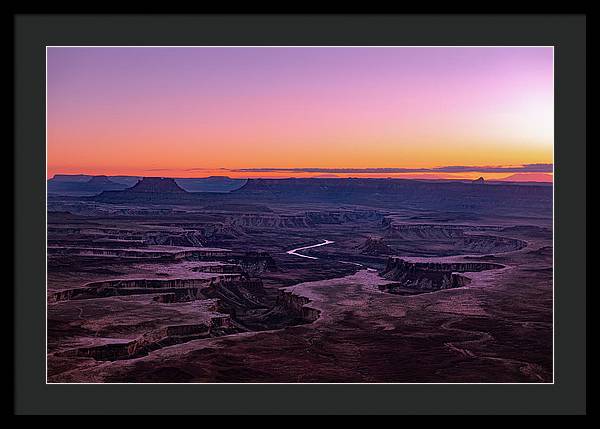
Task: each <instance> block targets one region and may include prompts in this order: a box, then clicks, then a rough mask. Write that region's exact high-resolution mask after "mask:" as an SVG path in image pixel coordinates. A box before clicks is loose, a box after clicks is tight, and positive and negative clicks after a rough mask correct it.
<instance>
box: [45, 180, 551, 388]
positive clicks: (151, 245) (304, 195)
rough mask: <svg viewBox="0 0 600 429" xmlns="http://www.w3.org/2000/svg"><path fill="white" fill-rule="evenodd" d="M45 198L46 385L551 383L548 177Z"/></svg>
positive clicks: (192, 188)
mask: <svg viewBox="0 0 600 429" xmlns="http://www.w3.org/2000/svg"><path fill="white" fill-rule="evenodd" d="M50 190H51V191H52V192H50ZM47 206H48V226H47V227H48V243H47V245H48V247H47V260H48V266H47V271H48V295H47V310H48V311H47V313H48V320H47V348H48V367H47V368H48V369H47V374H48V381H49V382H50V383H56V382H67V383H75V382H94V383H95V382H136V383H149V382H153V383H154V382H182V383H183V382H188V383H189V382H198V383H201V382H215V383H219V382H236V383H237V382H242V383H243V382H278V383H279V382H292V383H296V382H309V383H310V382H327V383H329V382H368V383H372V382H411V383H412V382H424V383H429V382H551V381H552V376H553V375H552V343H553V337H552V335H553V326H552V305H553V303H552V300H553V292H552V283H553V266H552V254H553V239H552V238H553V236H552V187H551V186H548V185H543V184H540V185H536V184H523V185H521V184H518V183H510V184H509V183H507V184H490V183H485V182H481V181H480V182H476V183H470V182H468V183H467V182H450V181H448V182H430V181H419V180H406V179H249V180H243V181H242V180H237V179H229V178H225V177H213V178H206V179H189V180H188V181H187V182H186V181H185V180H183V179H171V178H156V177H152V178H121V177H93V178H90V177H87V176H82V177H79V176H76V177H57V178H55V179H51V181H49V193H48V205H47Z"/></svg>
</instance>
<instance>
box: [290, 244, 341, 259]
mask: <svg viewBox="0 0 600 429" xmlns="http://www.w3.org/2000/svg"><path fill="white" fill-rule="evenodd" d="M331 243H335V242H334V241H331V240H323V242H322V243H318V244H313V245H312V246H304V247H298V248H297V249H292V250H288V251H287V252H285V253H287V254H288V255H295V256H300V257H301V258H308V259H319V258H317V257H316V256H308V255H303V254H301V253H298V252H299V251H301V250H307V249H312V248H314V247H321V246H327V245H328V244H331Z"/></svg>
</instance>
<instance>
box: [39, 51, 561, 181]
mask: <svg viewBox="0 0 600 429" xmlns="http://www.w3.org/2000/svg"><path fill="white" fill-rule="evenodd" d="M553 103H554V96H553V50H552V48H551V47H540V48H510V47H500V48H392V47H385V48H325V47H322V48H317V47H311V48H289V47H287V48H59V47H56V48H53V47H50V48H48V49H47V153H48V164H47V175H48V177H52V176H54V175H55V174H106V175H135V176H164V177H167V176H168V177H206V176H210V175H227V176H230V177H315V176H318V177H415V178H474V177H475V178H476V177H479V176H483V177H484V178H486V179H504V178H508V179H507V180H510V176H516V177H519V178H520V179H519V180H524V179H523V177H525V178H526V177H534V178H537V179H536V180H552V175H551V172H552V166H551V164H552V162H553V139H554V136H553V128H554V124H553V116H554V104H553ZM531 165H536V166H538V167H531ZM540 165H545V167H542V168H540V167H539V166H540ZM457 167H460V168H458V169H457ZM499 168H500V169H499ZM381 169H384V170H381ZM532 169H533V170H534V171H531V170H532ZM528 175H530V176H528Z"/></svg>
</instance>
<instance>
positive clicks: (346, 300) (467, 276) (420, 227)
mask: <svg viewBox="0 0 600 429" xmlns="http://www.w3.org/2000/svg"><path fill="white" fill-rule="evenodd" d="M557 20H558V21H560V23H561V25H562V26H555V25H553V24H554V23H556V22H557ZM15 22H16V28H17V30H18V31H17V33H16V45H15V46H16V48H17V49H16V65H17V70H18V72H17V74H16V75H15V78H16V110H15V111H16V119H17V122H16V137H17V145H16V146H15V148H16V160H17V170H16V172H17V175H16V178H17V181H16V186H17V188H16V193H15V196H16V199H17V202H16V204H15V208H16V213H17V216H16V219H15V220H16V230H15V231H16V234H17V241H16V246H17V248H16V253H15V255H16V262H17V264H16V268H17V276H16V280H17V282H16V284H15V294H16V298H17V305H18V307H17V316H18V317H21V318H22V319H18V320H25V319H28V322H27V325H26V324H24V323H18V324H17V332H16V335H15V338H16V341H17V343H19V342H20V343H21V345H20V346H19V345H17V347H16V354H17V357H18V356H23V355H24V354H25V351H26V350H30V351H29V352H28V353H26V354H27V355H28V358H27V360H22V361H21V360H19V359H17V361H16V364H17V372H16V375H17V379H18V380H19V381H20V382H22V383H23V386H25V384H26V383H30V384H32V385H36V386H38V387H36V388H33V387H28V388H25V387H23V388H21V389H20V390H19V388H18V387H17V395H16V399H17V405H18V406H17V409H19V410H21V411H28V412H62V411H69V410H70V411H73V410H74V411H77V410H80V411H82V412H89V411H92V410H93V409H95V408H96V406H98V407H100V408H101V409H104V410H106V411H109V412H111V411H114V412H126V413H128V412H151V413H163V412H169V413H170V412H175V413H182V412H183V413H206V412H209V413H214V412H233V413H246V412H253V413H263V412H279V411H281V410H283V411H287V412H295V411H301V412H320V413H322V412H328V413H345V412H380V413H390V412H404V413H406V412H409V413H421V412H438V413H448V412H451V413H457V412H460V413H462V412H467V413H470V412H486V411H487V412H489V411H490V410H497V411H500V412H505V413H506V412H515V411H516V412H527V411H530V412H566V413H579V412H581V411H585V356H584V353H581V352H582V351H583V352H584V351H585V289H586V287H585V286H586V283H585V215H584V213H585V211H584V210H583V211H581V210H580V208H581V207H585V16H579V15H571V16H561V17H559V16H548V17H541V16H502V17H494V16H491V15H487V16H476V15H472V16H465V17H460V16H445V17H439V16H438V17H436V16H421V15H419V16H412V15H404V16H402V15H400V16H398V15H390V16H383V15H381V16H380V15H369V16H341V15H340V16H336V15H332V16H310V15H302V16H293V15H281V16H278V15H270V16H260V15H257V16H247V17H242V16H229V17H228V16H220V15H219V16H217V15H198V16H143V17H136V16H133V15H108V16H76V15H74V16H60V15H58V16H35V15H32V16H26V15H23V16H17V17H16V20H15ZM434 22H436V23H437V22H440V23H447V24H448V25H449V26H452V28H456V26H457V24H462V25H463V28H464V29H468V28H470V29H471V30H472V31H471V32H465V33H462V36H461V33H460V31H459V32H448V31H445V30H443V28H441V27H440V28H437V29H436V30H437V31H438V32H439V35H435V34H436V31H433V28H432V27H431V26H432V24H433V23H434ZM158 23H164V25H165V26H164V27H161V28H165V29H166V28H167V27H168V26H174V27H175V28H178V29H179V31H177V30H176V31H174V32H167V31H166V30H165V31H163V30H160V31H157V32H154V33H153V32H151V31H150V29H151V28H156V24H158ZM359 23H360V25H364V26H369V25H372V26H374V27H376V28H377V27H379V28H380V29H381V28H389V29H390V31H389V32H388V33H386V34H387V36H384V35H383V33H381V32H379V31H376V30H375V31H373V32H372V33H371V37H370V38H369V37H365V35H364V34H362V33H360V32H358V31H356V30H353V28H354V29H355V28H356V25H358V24H359ZM483 23H489V24H490V26H489V27H486V29H485V30H481V26H482V24H483ZM507 23H514V25H513V26H512V27H511V28H512V29H513V32H512V33H511V34H510V35H509V34H507V32H506V31H505V30H503V28H502V27H503V25H504V26H505V25H506V24H507ZM582 23H583V25H582ZM282 24H286V25H284V26H283V27H285V28H282ZM404 24H407V25H411V26H412V27H409V26H403V27H402V28H403V30H402V31H400V30H392V29H397V28H398V27H399V26H402V25H404ZM244 26H247V27H244ZM419 26H421V28H422V27H423V26H426V27H427V28H428V29H429V30H431V32H429V33H428V34H427V35H424V34H423V32H422V31H419V30H418V28H419ZM469 26H471V27H469ZM34 27H35V30H34ZM109 27H110V28H111V29H112V31H111V32H110V34H108V33H109V32H107V31H106V28H109ZM582 27H583V33H582ZM186 28H187V29H189V32H186V31H181V30H182V29H186ZM233 28H235V29H236V30H237V31H239V34H246V35H248V34H249V35H250V37H246V38H240V37H238V36H236V33H235V31H232V32H230V31H229V30H232V29H233ZM244 28H247V29H248V31H246V32H244ZM309 28H310V29H312V31H309V30H308V29H309ZM411 28H412V30H411ZM475 28H479V29H480V30H481V34H478V33H477V32H476V31H475ZM65 29H70V31H68V32H65ZM224 29H227V34H225V33H224ZM530 29H537V30H536V31H535V32H533V34H531V33H529V32H528V30H530ZM328 31H332V32H333V33H328ZM561 31H562V33H561ZM132 32H133V33H132ZM333 35H335V36H333ZM363 37H364V38H363ZM242 40H243V42H242ZM569 59H570V60H569ZM567 60H569V61H567ZM582 66H583V69H582V68H581V67H582ZM24 68H28V69H29V71H30V74H25V73H23V74H22V73H21V70H23V69H24ZM34 71H35V73H33V72H34ZM582 76H583V78H582ZM34 79H36V80H35V82H36V83H35V86H32V85H33V82H34ZM26 83H30V85H26ZM563 85H564V86H563ZM42 88H43V92H42V93H40V91H39V90H40V89H42ZM567 88H568V89H567ZM577 96H579V97H581V98H579V99H576V97H577ZM40 103H41V104H40ZM26 108H32V109H34V108H35V109H34V110H32V111H31V113H29V112H27V113H26V110H25V109H26ZM574 113H578V114H577V115H573V114H574ZM40 114H41V116H40ZM26 117H27V118H33V122H26V119H25V118H26ZM28 124H32V125H28ZM567 136H568V144H567V143H565V141H567V138H566V137H567ZM24 141H27V143H21V142H24ZM27 145H29V147H31V149H29V150H27V151H26V150H25V147H26V146H27ZM34 147H35V149H33V148H34ZM567 147H568V150H567V149H566V148H567ZM26 154H27V155H26ZM26 156H27V157H28V158H26ZM25 160H27V161H28V162H27V169H29V170H30V173H29V174H26V172H25V170H24V169H23V167H24V166H21V165H19V161H25ZM582 162H583V163H582ZM573 167H576V168H575V171H572V168H573ZM563 168H564V169H563ZM27 187H28V188H29V190H30V192H27V193H24V190H25V189H26V188H27ZM561 190H562V193H561ZM33 191H38V192H39V194H40V196H39V198H38V199H37V200H35V201H34V199H33V198H32V194H31V193H32V192H33ZM582 192H583V193H582ZM25 211H26V212H28V214H27V216H23V217H22V216H21V214H22V213H24V212H25ZM20 213H21V214H20ZM570 215H572V216H573V217H572V218H571V219H570V220H567V219H569V216H570ZM582 216H583V219H582ZM558 222H565V223H564V224H563V223H561V224H559V223H558ZM567 222H568V223H567ZM27 225H29V227H27ZM33 225H35V227H33ZM563 225H565V226H563ZM561 229H562V231H563V234H564V236H563V237H564V238H561V236H560V231H561ZM35 234H37V235H35ZM26 237H29V240H32V241H31V242H30V244H29V245H27V247H26V245H25V243H26V240H27V238H26ZM33 243H35V245H33ZM32 245H33V247H32ZM26 249H27V253H28V255H31V254H34V253H35V252H36V251H37V252H39V255H38V256H30V257H28V258H27V261H28V267H29V268H28V269H27V270H26V271H21V272H20V274H19V269H22V268H24V267H25V265H23V264H25V259H24V253H23V252H25V250H26ZM561 255H562V256H561ZM562 258H565V259H564V262H563V259H562ZM569 258H571V260H569ZM582 265H583V266H582ZM34 266H35V269H36V270H39V271H35V270H34ZM34 276H35V277H34ZM566 278H569V280H568V281H565V279H566ZM25 284H26V286H25ZM562 294H564V297H563V295H562ZM567 294H569V296H566V295H567ZM19 303H22V304H19ZM25 303H27V304H25ZM34 308H35V311H34ZM561 311H565V313H561ZM566 311H569V312H574V313H573V314H570V315H569V316H567V314H566ZM34 312H36V313H35V314H36V319H35V320H36V321H37V322H35V323H37V325H35V326H37V328H35V327H34V326H33V325H32V324H33V323H34V322H33V319H29V318H28V317H27V315H31V314H33V313H34ZM567 319H568V321H567ZM558 326H561V327H562V328H561V330H560V331H559V330H558V329H557V327H558ZM576 327H577V329H576ZM32 329H33V330H34V331H35V332H36V333H37V336H36V337H35V341H33V338H34V337H32V336H27V337H25V336H24V334H25V332H32ZM575 331H577V332H578V336H577V335H574V334H573V335H571V334H567V332H569V333H571V332H575ZM559 332H562V335H558V334H559ZM42 334H43V335H42ZM563 335H564V336H565V341H566V342H569V341H570V342H572V344H571V347H567V346H566V345H565V346H562V345H561V338H560V337H562V336H563ZM566 337H568V338H566ZM25 338H28V339H30V340H28V341H25ZM565 344H567V343H565ZM569 359H572V362H579V365H567V364H566V362H567V360H569ZM34 362H35V365H34V366H35V368H36V370H35V371H33V372H32V371H30V372H28V373H27V374H25V373H24V372H21V371H19V370H18V367H19V366H21V367H22V368H24V367H25V366H28V367H31V365H32V364H33V363H34ZM582 363H583V364H582ZM40 364H42V366H40ZM567 367H568V368H567ZM567 373H571V374H572V375H570V376H567V375H566V374H567ZM561 374H565V375H562V376H561ZM40 377H41V378H40ZM581 383H583V390H581V387H582V384H581ZM557 388H560V389H559V390H560V392H563V391H564V392H567V391H569V392H571V393H570V394H566V393H565V394H562V393H560V394H558V393H556V392H557V390H556V389H557ZM82 389H83V390H82ZM78 391H86V392H91V394H93V395H99V397H101V398H103V399H102V401H101V402H100V403H99V404H98V405H94V406H91V408H90V406H84V407H82V406H81V405H80V404H79V402H80V401H83V400H84V398H82V397H78V395H77V393H76V392H78ZM109 391H110V392H117V393H116V395H124V396H125V397H126V398H127V399H126V402H122V401H121V402H120V401H117V397H118V396H111V397H108V398H106V399H104V398H105V397H106V396H107V392H109ZM454 391H456V392H462V393H463V394H465V395H466V396H468V397H469V398H470V401H469V402H465V401H462V402H460V404H459V405H454V404H450V403H443V405H440V402H436V401H437V400H435V401H433V402H432V403H431V404H429V405H425V404H424V403H423V402H422V401H423V398H425V397H429V395H430V394H435V395H438V396H444V395H446V396H447V395H448V392H454ZM19 392H20V394H19ZM25 392H30V393H28V394H26V393H25ZM31 392H37V394H38V395H40V397H41V398H45V399H43V400H42V401H41V402H37V399H35V400H34V398H33V396H32V393H31ZM54 392H57V393H60V394H62V395H66V397H68V398H69V400H70V401H73V402H64V401H59V399H58V396H56V397H55V398H54V399H49V396H50V397H54ZM133 392H136V393H135V394H133ZM157 392H161V393H160V395H161V396H162V397H166V398H167V402H166V403H164V404H162V405H160V406H153V405H151V404H155V401H156V400H155V399H153V400H150V401H148V402H146V403H145V405H143V406H140V405H139V402H137V403H136V402H135V401H140V400H142V398H148V397H150V396H154V395H156V394H157ZM190 392H194V393H193V397H195V398H196V399H197V400H198V402H200V403H199V404H198V403H197V402H194V405H191V404H192V403H191V402H189V401H190V399H189V395H190ZM252 392H255V393H252ZM259 392H260V393H259ZM309 392H310V393H309ZM333 392H336V393H338V394H339V395H342V396H339V397H338V400H335V399H331V397H332V394H333ZM368 392H373V396H370V395H371V394H370V393H368ZM385 392H388V395H385ZM389 392H395V393H394V395H393V397H390V396H389ZM483 392H486V394H487V392H490V394H492V393H491V392H496V393H498V394H503V395H504V396H507V395H506V393H507V392H512V394H511V395H508V396H509V397H508V398H505V399H503V400H501V401H500V402H495V403H494V404H495V405H494V406H493V407H491V406H490V405H489V404H490V401H492V399H491V396H486V395H483V394H482V393H483ZM531 392H536V394H535V395H532V393H531ZM573 392H576V393H573ZM171 394H172V395H171ZM228 394H231V395H232V396H230V397H231V402H225V403H224V402H223V401H222V400H220V398H222V397H223V395H228ZM179 395H183V396H188V399H183V400H181V401H180V402H177V397H178V396H179ZM213 395H214V396H213ZM288 395H291V396H288ZM293 395H299V396H298V398H299V399H298V400H295V401H294V400H293ZM343 395H345V396H343ZM352 395H359V396H360V397H361V398H365V397H367V398H366V399H364V402H359V403H358V404H356V403H355V402H356V401H357V399H352V400H350V402H347V400H344V399H343V398H348V397H349V396H352ZM377 395H383V396H384V397H386V399H382V400H381V401H379V402H378V400H377V398H380V397H381V396H377ZM450 395H451V396H453V395H454V394H450ZM582 395H583V396H582ZM248 396H250V397H252V398H253V401H255V400H256V401H257V400H259V399H262V400H261V401H260V405H258V406H257V405H252V401H251V402H248V403H243V401H244V400H243V398H245V397H248ZM409 396H412V399H410V400H409V401H408V402H404V399H403V398H406V397H409ZM133 397H135V399H134V398H133ZM284 398H289V401H285V400H284ZM319 398H327V399H323V400H320V399H319ZM393 398H396V400H393ZM401 398H402V399H401ZM519 398H527V402H523V401H519ZM88 399H89V398H88ZM456 399H458V397H456ZM582 399H583V401H582ZM34 401H36V403H37V404H38V405H36V406H31V405H27V404H33V403H34ZM130 401H131V402H130ZM340 401H341V402H340ZM535 401H541V402H543V404H544V405H539V404H538V405H535V404H534V403H533V402H535ZM171 402H174V403H171ZM291 402H293V405H290V403H291ZM550 403H552V404H558V405H552V407H550V405H549V404H550Z"/></svg>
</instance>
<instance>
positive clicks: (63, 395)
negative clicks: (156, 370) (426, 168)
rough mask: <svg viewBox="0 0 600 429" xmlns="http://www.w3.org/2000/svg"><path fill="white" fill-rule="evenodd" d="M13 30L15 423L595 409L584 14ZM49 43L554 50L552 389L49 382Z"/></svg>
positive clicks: (280, 18)
mask: <svg viewBox="0 0 600 429" xmlns="http://www.w3.org/2000/svg"><path fill="white" fill-rule="evenodd" d="M13 23H14V115H15V118H14V119H15V121H14V161H15V165H14V216H15V218H14V238H15V240H14V270H15V271H14V279H15V281H14V285H13V287H14V289H13V292H14V322H15V327H14V328H15V329H14V411H15V413H17V414H64V413H71V414H105V413H110V414H222V413H230V414H264V413H278V414H295V413H314V414H340V413H347V414H366V413H377V414H422V413H429V414H464V413H474V414H490V413H493V414H502V413H505V414H508V413H510V414H546V413H555V414H583V413H585V412H586V17H585V15H577V14H574V15H132V14H128V15H26V14H23V15H18V14H17V15H14V16H13ZM49 45H51V46H61V45H69V46H73V45H82V46H87V45H114V46H124V45H153V46H158V45H195V46H199V45H303V46H305V45H326V46H332V45H336V46H337V45H353V46H357V45H367V46H371V45H396V46H398V45H411V46H417V45H418V46H421V45H423V46H432V45H435V46H458V45H462V46H464V45H468V46H504V45H527V46H554V48H555V228H554V232H555V279H554V281H555V285H554V290H555V313H554V317H555V325H554V326H555V357H554V364H555V382H554V384H542V385H531V384H526V385H519V384H510V385H494V384H481V385H453V384H447V385H439V384H436V385H427V384H414V385H411V384H397V385H396V384H392V385H387V384H386V385H380V384H361V385H356V384H350V385H327V384H325V385H310V384H307V385H302V384H300V385H298V384H296V385H294V384H277V385H254V384H253V385H214V384H211V385H198V384H193V385H126V384H125V385H122V384H118V385H114V384H110V385H61V384H57V385H53V384H46V373H45V369H46V368H45V365H46V349H45V335H46V313H45V305H46V283H45V267H46V220H45V219H46V207H45V195H46V176H45V172H46V164H45V156H46V150H45V50H46V46H49Z"/></svg>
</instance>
